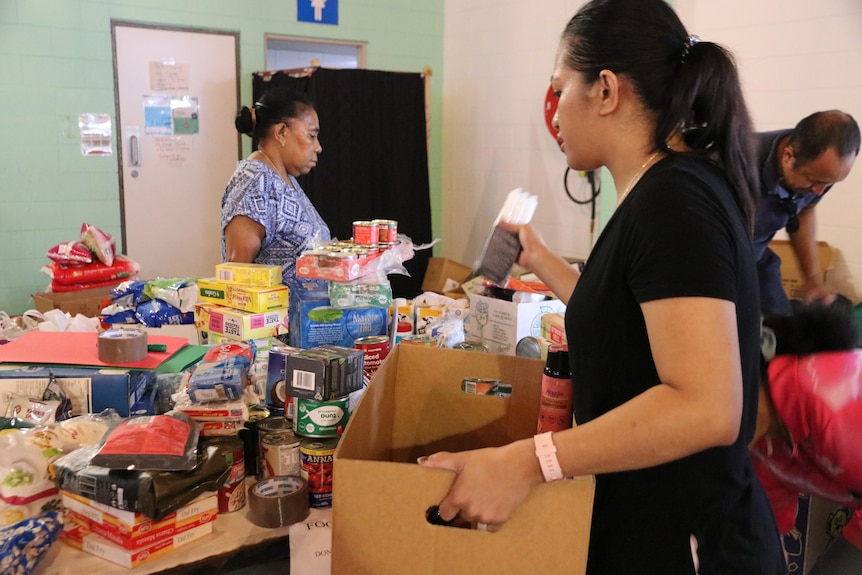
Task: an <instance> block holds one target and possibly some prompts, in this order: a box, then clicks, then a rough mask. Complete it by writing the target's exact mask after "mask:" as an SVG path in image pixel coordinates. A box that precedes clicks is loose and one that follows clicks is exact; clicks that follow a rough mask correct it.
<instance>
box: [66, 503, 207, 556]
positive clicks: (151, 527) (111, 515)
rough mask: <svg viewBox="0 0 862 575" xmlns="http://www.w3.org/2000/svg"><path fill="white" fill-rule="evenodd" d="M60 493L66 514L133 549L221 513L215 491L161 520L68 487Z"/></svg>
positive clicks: (110, 540)
mask: <svg viewBox="0 0 862 575" xmlns="http://www.w3.org/2000/svg"><path fill="white" fill-rule="evenodd" d="M61 493H62V497H63V507H64V508H65V510H66V515H67V517H70V518H71V519H72V520H74V521H75V522H76V523H79V524H81V525H82V526H83V527H85V528H86V529H88V530H89V531H91V532H93V533H95V534H96V535H98V536H100V537H102V538H104V539H106V540H108V541H109V542H111V543H113V544H115V545H119V546H120V547H123V548H125V549H130V550H137V549H141V548H143V547H149V546H151V545H154V544H156V543H159V542H162V541H165V540H166V539H171V538H173V537H174V536H175V535H178V534H180V533H184V532H185V531H189V530H190V529H194V528H195V527H199V526H200V525H203V524H204V523H209V522H211V521H215V519H216V516H217V515H218V497H217V496H216V494H215V493H212V492H208V493H210V494H209V495H206V496H203V497H201V498H199V499H198V500H196V501H193V502H191V503H189V504H187V505H184V506H183V507H181V508H180V509H178V510H177V511H175V512H174V513H171V514H170V515H168V516H167V517H165V518H164V519H163V520H161V521H155V520H153V519H151V518H149V517H147V516H146V515H144V514H143V513H134V512H132V511H123V510H122V509H114V508H113V507H109V506H107V505H104V504H102V503H99V502H97V501H93V500H91V499H87V498H86V497H82V496H80V495H76V494H74V493H69V492H68V491H62V492H61Z"/></svg>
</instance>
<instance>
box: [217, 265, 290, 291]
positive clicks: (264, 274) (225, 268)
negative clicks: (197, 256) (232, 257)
mask: <svg viewBox="0 0 862 575" xmlns="http://www.w3.org/2000/svg"><path fill="white" fill-rule="evenodd" d="M216 280H217V281H220V282H225V283H229V284H237V285H244V286H251V287H275V286H277V285H279V284H281V266H276V265H269V264H244V263H238V262H225V263H221V264H218V265H216Z"/></svg>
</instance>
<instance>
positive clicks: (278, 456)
mask: <svg viewBox="0 0 862 575" xmlns="http://www.w3.org/2000/svg"><path fill="white" fill-rule="evenodd" d="M260 462H261V475H260V478H261V479H266V478H268V477H275V476H277V475H299V474H300V473H301V471H302V468H301V466H300V462H299V439H297V437H296V436H295V435H294V434H293V433H292V432H290V431H287V430H282V431H270V432H268V433H267V434H266V435H264V436H263V437H261V438H260Z"/></svg>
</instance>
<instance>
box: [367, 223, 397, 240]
mask: <svg viewBox="0 0 862 575" xmlns="http://www.w3.org/2000/svg"><path fill="white" fill-rule="evenodd" d="M372 223H374V224H376V225H377V227H378V232H377V236H378V238H379V241H380V243H381V244H395V243H398V222H397V221H395V220H374V221H373V222H372Z"/></svg>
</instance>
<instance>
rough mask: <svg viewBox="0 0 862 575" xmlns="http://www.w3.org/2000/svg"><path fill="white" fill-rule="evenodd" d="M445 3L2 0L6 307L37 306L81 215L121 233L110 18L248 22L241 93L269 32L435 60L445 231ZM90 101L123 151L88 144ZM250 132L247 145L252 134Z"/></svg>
mask: <svg viewBox="0 0 862 575" xmlns="http://www.w3.org/2000/svg"><path fill="white" fill-rule="evenodd" d="M306 1H307V0H306ZM443 4H444V0H341V1H340V2H339V25H338V26H329V25H321V24H310V23H299V22H297V21H296V1H283V0H183V1H182V2H178V1H177V0H0V126H2V134H3V137H2V139H0V310H2V311H6V312H8V313H9V314H10V315H15V314H20V313H23V312H24V311H25V310H26V309H28V308H30V307H32V305H33V302H32V300H31V298H30V294H32V293H35V292H37V291H43V290H44V289H46V287H47V286H48V284H49V281H50V280H49V278H48V276H46V275H45V274H43V273H42V272H41V271H40V268H41V267H42V266H44V265H45V264H47V263H48V262H49V260H48V258H47V257H46V255H45V253H46V252H47V250H48V249H49V248H50V247H52V246H54V245H56V244H57V243H59V242H63V241H68V240H72V239H76V238H77V236H78V233H79V231H80V226H81V223H82V222H88V223H90V224H92V225H95V226H98V227H101V228H102V229H104V230H105V231H107V232H109V233H112V234H114V235H115V236H116V237H117V238H119V237H121V234H120V205H119V184H118V175H117V156H116V151H117V148H116V141H117V140H116V122H115V106H114V90H113V85H114V76H113V64H112V53H111V20H112V19H113V20H122V21H127V22H140V23H146V24H162V25H170V26H191V27H199V28H206V29H219V30H229V31H237V32H239V38H240V52H239V53H240V80H241V85H242V94H241V103H242V104H247V103H249V102H250V100H251V75H252V73H254V72H256V71H260V70H263V69H264V34H283V35H292V36H306V37H313V38H325V39H336V40H351V41H364V42H367V43H368V48H367V67H368V68H369V69H373V70H391V71H403V72H421V71H422V70H423V68H424V67H426V66H428V67H430V68H431V69H432V70H433V75H432V81H431V88H432V93H431V118H432V122H431V142H430V150H429V153H430V160H429V162H430V165H429V167H430V180H431V182H430V183H431V204H432V217H433V222H432V224H433V229H434V230H435V234H437V233H439V232H437V230H439V229H440V204H441V201H440V180H441V140H442V138H441V126H442V119H441V115H442V104H441V94H442V84H443ZM81 112H98V113H110V115H111V117H112V122H113V123H114V153H115V155H114V156H113V157H109V158H93V157H89V158H85V157H83V156H82V155H81V152H80V142H79V135H78V126H77V118H78V114H79V113H81ZM226 121H232V118H227V119H226ZM243 140H245V141H244V144H243V145H244V147H245V149H244V155H245V154H248V153H249V152H250V141H249V140H248V138H243ZM380 161H381V162H385V161H386V159H385V158H381V160H380ZM145 279H149V278H145Z"/></svg>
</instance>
